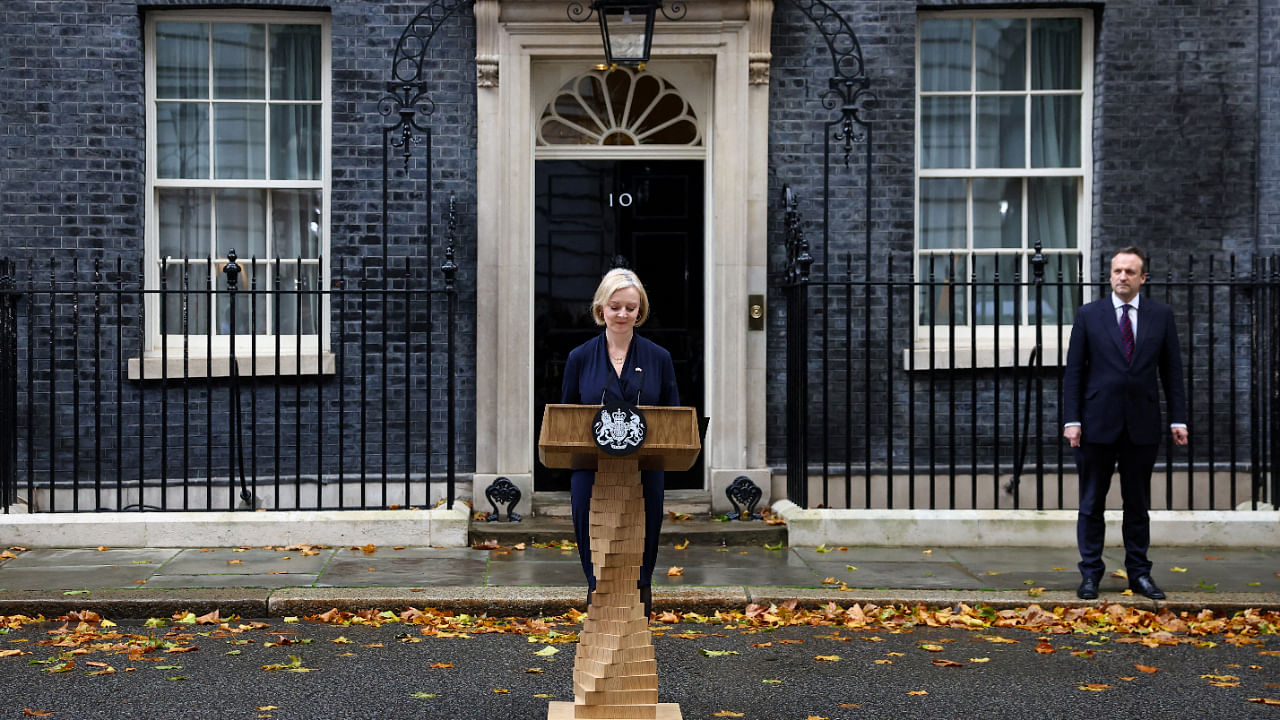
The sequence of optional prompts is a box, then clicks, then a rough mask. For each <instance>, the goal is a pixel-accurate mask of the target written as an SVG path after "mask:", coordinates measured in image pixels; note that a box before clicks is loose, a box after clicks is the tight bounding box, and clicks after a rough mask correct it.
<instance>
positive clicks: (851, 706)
mask: <svg viewBox="0 0 1280 720" xmlns="http://www.w3.org/2000/svg"><path fill="white" fill-rule="evenodd" d="M839 707H841V708H843V709H845V710H859V709H861V708H862V706H861V705H859V704H857V703H840V705H839Z"/></svg>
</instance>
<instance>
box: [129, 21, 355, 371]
mask: <svg viewBox="0 0 1280 720" xmlns="http://www.w3.org/2000/svg"><path fill="white" fill-rule="evenodd" d="M162 22H211V23H217V22H231V23H242V24H243V23H252V24H257V23H262V24H264V25H267V24H282V23H283V24H314V25H317V26H319V28H320V34H321V40H320V48H321V60H320V62H321V78H320V106H321V147H320V163H321V172H320V179H319V180H272V179H234V180H224V179H213V178H208V179H199V180H191V179H175V178H160V177H158V176H157V148H156V143H157V137H158V134H157V124H156V123H157V120H156V67H155V63H156V55H155V50H156V42H155V28H156V24H157V23H162ZM144 47H145V59H146V73H145V74H146V192H145V195H144V198H145V199H144V218H145V230H144V237H145V256H144V263H143V265H144V273H143V274H144V283H145V287H146V288H147V289H148V290H158V289H159V287H160V267H161V263H162V261H163V260H164V259H163V258H161V257H160V249H159V234H160V233H159V225H160V223H159V217H158V212H157V207H156V198H157V194H158V193H159V192H160V191H161V190H165V189H175V188H177V189H181V188H199V189H208V190H217V189H265V190H271V189H286V190H307V189H313V190H319V191H320V192H321V220H320V225H321V227H320V244H319V247H320V251H319V258H320V259H319V261H315V260H311V261H309V260H308V259H306V258H304V259H303V263H304V264H309V262H318V263H319V264H320V265H321V267H320V276H319V283H320V284H319V287H320V288H321V289H324V288H328V287H330V284H331V282H332V280H331V273H330V263H331V260H330V259H329V258H330V235H331V225H330V214H331V207H332V196H333V193H332V134H333V131H332V127H333V125H332V123H333V118H332V115H333V97H332V89H331V86H332V74H333V59H332V24H331V17H330V15H329V13H323V12H292V11H278V10H277V11H272V10H263V11H258V10H157V11H153V12H148V13H147V15H146V23H145V35H144ZM212 141H213V140H212V138H211V139H210V142H212ZM211 157H212V156H211ZM268 225H270V223H268ZM211 232H212V233H214V240H213V244H214V246H215V247H217V245H218V242H217V239H216V233H217V230H216V227H215V228H211ZM268 232H270V227H268ZM218 249H219V250H222V248H218ZM210 260H211V262H212V263H213V264H215V265H216V266H218V267H222V266H224V265H225V264H226V258H225V257H214V258H211V259H210ZM168 262H170V263H175V262H176V263H181V262H182V259H181V258H169V259H168ZM189 262H190V265H191V267H192V270H193V271H195V270H196V269H197V268H199V269H201V270H202V269H203V268H204V267H207V263H206V259H205V258H203V257H201V258H190V259H189ZM251 262H252V259H251V258H250V257H247V254H246V255H241V256H240V257H239V258H237V263H238V264H239V265H241V267H247V266H248V265H249V264H250V263H251ZM275 263H276V260H273V259H265V258H258V259H257V265H256V267H257V268H258V269H259V272H265V277H266V278H268V279H269V278H272V277H274V272H275V268H274V265H275ZM279 264H280V266H281V267H282V268H284V267H286V266H287V265H296V264H297V260H296V259H289V258H280V259H279ZM214 281H215V282H218V284H217V286H216V287H217V288H225V285H226V283H225V279H224V276H223V275H222V273H221V272H219V273H216V274H215V276H214ZM268 282H269V280H268ZM259 289H270V288H264V287H262V286H261V285H259ZM282 289H283V288H282ZM244 301H245V302H248V294H247V293H246V294H245V296H244ZM144 306H145V320H146V329H145V332H146V342H145V345H144V352H143V354H142V357H141V358H131V359H130V360H129V376H130V377H131V378H134V379H138V378H160V377H183V376H187V377H201V376H206V375H210V376H225V375H228V374H229V373H230V370H231V363H230V354H231V346H230V337H229V336H228V335H222V334H213V335H206V334H194V333H193V334H190V335H189V336H187V337H186V338H184V336H183V335H182V334H168V335H162V333H161V327H160V298H159V295H158V293H155V292H149V293H147V295H146V299H145V303H144ZM210 310H211V311H212V310H213V308H211V309H210ZM329 314H330V302H329V296H328V295H327V294H323V295H321V303H320V328H319V334H318V335H317V334H309V335H301V336H298V335H296V334H293V333H284V334H280V335H278V336H277V335H275V334H258V335H257V337H256V338H252V337H251V336H250V334H249V332H248V331H246V332H244V333H243V334H241V333H239V332H238V333H237V336H236V348H235V354H236V358H237V360H238V364H239V368H238V372H239V373H240V374H241V375H246V376H247V375H249V374H251V373H253V374H257V375H292V374H295V373H301V374H314V373H332V372H333V371H334V362H333V355H332V353H331V351H330V347H329V346H330V342H329V336H330V319H329ZM210 327H213V323H212V319H211V322H210ZM184 340H185V341H186V342H184ZM184 345H185V347H184ZM277 349H278V351H279V356H278V357H277ZM251 355H252V356H253V357H252V363H251V364H250V363H249V362H248V361H249V360H250V356H251ZM162 359H166V360H167V362H166V363H164V367H162Z"/></svg>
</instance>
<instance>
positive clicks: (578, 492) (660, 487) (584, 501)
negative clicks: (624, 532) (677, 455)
mask: <svg viewBox="0 0 1280 720" xmlns="http://www.w3.org/2000/svg"><path fill="white" fill-rule="evenodd" d="M595 484H596V473H595V471H594V470H574V471H573V475H572V476H571V477H570V480H569V490H570V494H571V496H572V502H571V505H572V508H573V534H574V536H575V539H576V540H577V541H578V557H579V558H580V559H581V560H582V571H583V573H585V574H586V576H587V587H589V588H591V589H592V590H595V589H596V577H595V572H594V571H593V570H592V567H591V489H592V488H593V487H595ZM640 484H641V485H642V486H643V488H644V562H643V564H642V565H641V566H640V582H639V585H640V587H644V586H646V585H652V584H653V566H654V565H655V564H657V562H658V534H659V533H660V532H661V531H662V514H663V510H662V496H663V492H664V491H665V489H666V474H665V473H664V472H663V471H661V470H644V471H642V472H641V473H640Z"/></svg>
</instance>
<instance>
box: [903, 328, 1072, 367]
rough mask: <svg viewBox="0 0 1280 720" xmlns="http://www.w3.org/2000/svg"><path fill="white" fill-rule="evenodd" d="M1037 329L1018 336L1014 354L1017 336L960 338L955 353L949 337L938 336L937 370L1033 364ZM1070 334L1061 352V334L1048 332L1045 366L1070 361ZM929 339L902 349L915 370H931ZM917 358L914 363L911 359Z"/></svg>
mask: <svg viewBox="0 0 1280 720" xmlns="http://www.w3.org/2000/svg"><path fill="white" fill-rule="evenodd" d="M1035 344H1036V340H1035V335H1034V333H1032V334H1028V335H1025V336H1023V337H1020V338H1019V339H1018V354H1017V356H1015V355H1014V352H1013V351H1014V348H1013V340H1012V339H1010V340H1005V339H1003V338H1002V339H1001V341H1000V344H999V345H996V344H994V343H990V342H988V343H984V342H982V341H981V340H979V341H978V344H977V345H972V344H970V343H969V342H968V338H966V339H965V342H963V343H962V342H960V339H959V338H957V339H956V345H955V350H954V354H953V353H952V350H951V348H950V346H949V345H948V342H947V340H945V339H943V338H938V339H937V340H935V341H934V346H933V366H932V369H933V370H971V369H974V368H977V369H984V368H1009V369H1012V368H1013V367H1015V365H1016V366H1017V367H1019V368H1027V367H1030V366H1031V364H1032V362H1031V361H1032V357H1031V353H1032V350H1034V349H1035ZM1069 344H1070V343H1069V338H1068V337H1066V336H1065V335H1064V336H1063V338H1062V349H1061V353H1059V349H1058V337H1057V333H1056V331H1055V333H1054V335H1053V336H1052V337H1049V336H1048V335H1046V336H1045V338H1044V340H1043V343H1042V346H1041V347H1042V349H1043V351H1044V358H1043V360H1042V361H1041V364H1042V365H1043V366H1044V367H1061V366H1064V365H1066V363H1067V346H1068V345H1069ZM929 351H930V348H929V341H928V340H927V339H924V340H916V342H915V345H914V346H912V347H909V348H905V349H903V351H902V367H903V368H904V369H910V371H911V372H928V371H929V370H930V365H929V355H930V352H929ZM913 360H914V362H915V365H914V366H913V365H912V364H911V363H912V362H913Z"/></svg>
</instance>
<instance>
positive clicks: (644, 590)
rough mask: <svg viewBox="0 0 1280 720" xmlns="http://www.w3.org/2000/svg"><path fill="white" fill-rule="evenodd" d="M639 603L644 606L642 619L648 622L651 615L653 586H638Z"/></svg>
mask: <svg viewBox="0 0 1280 720" xmlns="http://www.w3.org/2000/svg"><path fill="white" fill-rule="evenodd" d="M640 602H641V603H642V604H644V619H645V620H648V619H649V618H650V617H651V616H652V615H653V586H652V585H641V586H640Z"/></svg>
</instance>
